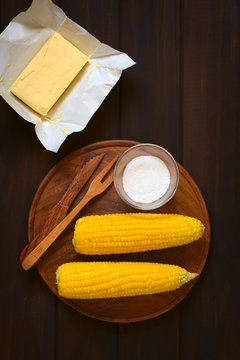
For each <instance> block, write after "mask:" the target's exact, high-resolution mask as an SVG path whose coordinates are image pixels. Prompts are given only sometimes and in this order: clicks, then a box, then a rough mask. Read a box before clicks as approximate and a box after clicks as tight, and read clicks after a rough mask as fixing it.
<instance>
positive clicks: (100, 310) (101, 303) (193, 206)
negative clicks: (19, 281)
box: [28, 140, 210, 323]
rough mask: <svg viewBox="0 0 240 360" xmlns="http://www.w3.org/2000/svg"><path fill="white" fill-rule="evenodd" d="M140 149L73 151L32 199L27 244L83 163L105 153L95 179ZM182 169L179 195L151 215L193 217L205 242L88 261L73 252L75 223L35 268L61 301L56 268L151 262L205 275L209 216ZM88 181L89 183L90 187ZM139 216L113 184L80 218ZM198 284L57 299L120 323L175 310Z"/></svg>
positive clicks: (119, 146)
mask: <svg viewBox="0 0 240 360" xmlns="http://www.w3.org/2000/svg"><path fill="white" fill-rule="evenodd" d="M136 144H137V143H136V142H134V141H125V140H112V141H103V142H98V143H95V144H92V145H89V146H86V147H83V148H81V149H79V150H77V151H75V152H74V153H72V154H70V155H68V156H67V157H65V158H64V159H62V160H61V161H60V162H59V163H58V164H56V165H55V166H54V167H53V168H52V169H51V170H50V171H49V173H48V174H47V175H46V176H45V178H44V179H43V181H42V182H41V184H40V186H39V188H38V190H37V192H36V195H35V197H34V199H33V202H32V206H31V210H30V214H29V224H28V231H29V242H30V241H32V239H33V238H34V236H36V235H37V233H38V231H39V229H40V228H41V225H42V223H43V222H44V220H45V218H46V216H47V215H48V211H49V210H50V209H51V207H52V206H53V205H54V204H55V203H56V202H57V201H58V200H59V199H60V198H61V196H62V195H63V193H64V192H65V190H66V189H67V187H68V184H69V183H70V181H71V180H72V177H73V174H74V171H75V170H76V167H77V165H78V164H79V162H80V160H83V161H87V160H89V159H90V158H91V157H93V156H94V155H96V154H100V153H105V157H104V159H103V161H102V163H101V164H100V167H99V169H97V170H96V172H95V174H93V177H94V176H95V175H96V174H97V173H98V172H99V171H100V170H101V169H102V168H103V167H104V166H105V165H106V163H107V162H109V161H110V160H111V159H112V158H113V157H114V156H115V155H116V154H121V153H123V152H124V151H125V150H126V149H128V148H129V147H131V146H133V145H136ZM179 170H180V182H179V187H178V190H177V192H176V194H175V196H174V197H173V198H172V199H171V200H170V201H169V202H168V203H167V204H166V205H164V206H163V207H162V208H160V209H157V210H154V211H152V212H159V213H179V214H184V215H189V216H194V217H196V218H198V219H200V220H201V221H202V222H203V224H204V225H205V232H204V235H203V237H202V238H201V239H200V240H198V241H196V242H195V243H192V244H190V245H185V246H180V247H176V248H171V249H165V250H160V251H148V252H144V253H136V254H121V255H108V256H86V255H79V254H76V253H75V252H74V249H73V246H72V241H71V240H72V237H73V230H74V224H75V221H74V222H72V223H71V224H70V225H69V226H68V228H67V229H66V230H65V231H64V232H63V234H62V235H61V236H60V237H59V238H58V239H57V240H56V242H55V243H54V244H53V245H52V246H51V247H50V249H49V250H48V251H47V252H46V254H44V256H43V257H42V259H40V260H39V262H38V263H37V269H38V271H39V273H40V275H41V277H42V278H43V280H44V281H45V283H46V284H47V285H48V287H49V288H50V289H51V290H52V291H53V292H54V294H55V295H56V296H58V293H57V287H56V277H55V272H56V269H57V267H58V266H59V265H61V264H63V263H65V262H68V261H84V260H85V261H89V260H115V261H116V260H117V261H152V262H162V263H169V264H176V265H179V266H182V267H185V268H186V269H187V270H188V271H191V272H197V273H198V274H200V273H201V272H202V269H203V267H204V264H205V261H206V258H207V254H208V248H209V242H210V224H209V218H208V212H207V208H206V205H205V202H204V199H203V197H202V195H201V192H200V190H199V189H198V187H197V185H196V184H195V182H194V181H193V179H192V178H191V177H190V175H189V174H188V172H187V171H186V170H185V169H184V168H183V167H182V166H181V165H179ZM90 181H91V179H90V180H89V182H90ZM88 184H89V183H88ZM88 184H86V186H85V187H84V188H83V190H82V192H81V194H80V195H79V196H78V197H77V198H76V200H75V202H74V204H73V206H74V205H75V204H76V203H77V202H78V201H79V200H80V198H81V197H82V196H83V194H84V193H85V192H86V189H87V187H88ZM136 211H137V210H135V209H133V208H131V207H129V206H127V205H126V204H125V203H123V201H122V200H121V199H120V198H119V196H118V195H117V193H116V191H115V189H114V185H113V184H112V185H111V186H110V188H109V189H108V190H107V191H106V192H105V193H103V194H101V195H99V196H98V197H96V198H95V199H93V200H92V201H91V202H90V203H89V204H87V206H86V207H85V208H84V209H83V210H82V212H81V214H80V215H79V217H80V216H85V215H90V214H105V213H117V212H136ZM196 281H197V278H196V279H195V280H193V281H191V282H190V283H188V284H186V285H184V286H182V287H181V288H180V289H178V290H175V291H172V292H168V293H165V294H156V295H144V296H134V297H126V298H118V299H97V300H95V299H94V300H68V299H64V298H62V297H60V296H58V297H59V298H60V299H61V300H62V301H64V302H65V303H66V304H67V305H69V306H71V307H73V308H74V309H75V310H77V311H79V312H81V313H83V314H85V315H88V316H91V317H93V318H96V319H101V320H105V321H111V322H122V323H124V322H135V321H141V320H145V319H149V318H153V317H155V316H157V315H160V314H163V313H164V312H166V311H168V310H170V309H171V308H173V307H174V306H175V305H176V304H178V303H179V302H180V301H181V300H182V299H183V298H184V297H185V296H186V295H187V294H188V293H189V291H190V290H191V289H192V287H193V285H194V284H195V283H196Z"/></svg>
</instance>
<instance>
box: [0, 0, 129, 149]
mask: <svg viewBox="0 0 240 360" xmlns="http://www.w3.org/2000/svg"><path fill="white" fill-rule="evenodd" d="M55 31H57V32H59V34H61V35H62V36H63V37H64V38H65V39H67V40H68V41H70V42H71V43H72V44H73V45H75V46H76V47H77V48H79V50H81V51H82V52H83V53H84V54H86V55H87V56H88V57H89V58H90V60H89V62H88V63H87V64H86V65H85V67H84V69H83V70H82V71H80V73H79V74H78V76H77V77H76V78H75V79H74V81H73V82H72V83H71V85H70V86H69V87H68V89H67V90H66V91H65V92H64V94H63V95H62V96H61V97H60V99H59V100H58V101H57V102H56V104H55V105H54V106H53V107H52V109H51V110H50V111H49V113H48V115H47V117H42V116H41V115H39V114H38V113H36V112H35V111H33V110H32V109H31V108H29V107H28V106H27V105H25V104H24V103H23V102H21V101H20V100H18V99H17V98H16V97H15V96H14V95H13V94H12V93H11V92H10V90H9V89H10V87H11V85H12V84H13V83H14V82H15V80H16V79H17V77H18V76H19V75H20V73H21V72H22V71H23V69H24V68H25V67H26V66H27V64H28V63H29V62H30V61H31V59H32V58H33V57H34V55H35V54H36V53H37V52H38V51H39V50H40V49H41V47H42V46H43V44H44V43H45V42H46V41H47V40H48V39H49V38H50V37H51V35H52V34H53V33H54V32H55ZM134 64H135V62H134V61H133V60H131V59H130V58H129V57H128V56H127V55H126V54H124V53H122V52H119V51H117V50H115V49H113V48H111V47H110V46H107V45H105V44H103V43H101V42H100V41H99V40H97V39H96V38H95V37H93V36H92V35H91V34H89V33H88V32H87V31H86V30H85V29H83V28H82V27H81V26H79V25H78V24H76V23H75V22H73V21H72V20H70V19H69V18H67V17H66V15H65V14H64V12H63V11H62V10H61V9H60V8H59V7H57V6H56V5H55V4H53V3H52V1H50V0H34V1H33V2H32V4H31V6H30V8H29V9H28V10H27V11H26V12H22V13H20V14H19V15H17V16H16V17H15V18H14V19H13V20H12V21H11V22H10V24H9V25H8V26H7V28H6V29H5V30H4V31H3V32H2V34H1V35H0V95H1V96H2V97H3V98H4V99H5V100H6V101H7V102H8V104H9V105H10V106H11V107H12V108H13V109H14V110H15V111H16V112H17V113H18V114H19V115H20V116H22V117H23V118H24V119H25V120H27V121H29V122H31V123H33V124H35V130H36V133H37V136H38V138H39V140H40V141H41V143H42V144H43V145H44V146H45V148H46V149H48V150H51V151H55V152H56V151H58V149H59V147H60V145H61V144H62V143H63V141H64V140H65V139H66V137H67V136H68V135H69V134H71V133H73V132H77V131H81V130H83V129H84V128H85V126H86V125H87V123H88V122H89V120H90V119H91V117H92V115H93V114H94V112H95V111H96V110H97V109H98V107H99V106H100V105H101V103H102V101H103V100H104V99H105V97H106V96H107V95H108V93H109V92H110V90H111V89H112V88H113V86H114V85H115V84H116V82H117V81H118V80H119V78H120V76H121V73H122V70H124V69H126V68H128V67H129V66H132V65H134Z"/></svg>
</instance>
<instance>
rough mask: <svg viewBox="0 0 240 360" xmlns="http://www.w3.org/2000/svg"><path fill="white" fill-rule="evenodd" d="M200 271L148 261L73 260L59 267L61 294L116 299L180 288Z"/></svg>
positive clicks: (81, 297) (69, 297) (85, 297)
mask: <svg viewBox="0 0 240 360" xmlns="http://www.w3.org/2000/svg"><path fill="white" fill-rule="evenodd" d="M197 275H198V274H194V273H190V272H188V271H187V270H185V269H183V268H181V267H179V266H176V265H167V264H157V263H147V262H107V261H103V262H73V263H66V264H63V265H61V266H59V267H58V269H57V272H56V277H57V286H58V293H59V295H60V296H63V297H65V298H68V299H98V298H116V297H122V296H135V295H148V294H157V293H162V292H166V291H171V290H175V289H178V288H179V287H180V286H182V285H183V284H185V283H187V282H188V281H190V280H191V279H194V278H195V277H196V276H197Z"/></svg>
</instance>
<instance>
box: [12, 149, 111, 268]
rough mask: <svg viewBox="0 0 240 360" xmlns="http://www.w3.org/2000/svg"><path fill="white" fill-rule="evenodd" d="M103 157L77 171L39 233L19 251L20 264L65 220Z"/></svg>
mask: <svg viewBox="0 0 240 360" xmlns="http://www.w3.org/2000/svg"><path fill="white" fill-rule="evenodd" d="M103 157H104V154H101V155H97V156H95V157H93V158H92V159H90V160H89V161H87V162H86V163H85V164H84V165H83V166H82V168H81V169H80V171H79V170H78V171H77V174H76V175H75V177H74V178H73V181H72V182H71V183H70V185H69V187H68V188H67V191H66V192H65V193H64V195H63V197H62V198H61V199H60V200H59V202H58V203H57V204H56V205H54V207H53V208H52V209H51V210H50V212H49V214H48V216H47V218H46V220H45V223H44V224H43V227H42V228H41V230H40V232H39V233H38V234H37V236H36V237H35V238H34V239H33V241H31V242H30V243H29V244H28V245H26V246H25V248H24V249H23V250H22V251H21V253H20V256H19V260H20V262H21V263H22V262H23V260H24V259H25V257H26V256H27V255H28V254H29V253H30V252H31V251H33V249H35V247H36V246H37V245H38V244H39V243H40V242H41V240H42V239H44V238H45V237H46V235H48V234H49V233H50V231H51V230H52V229H53V228H55V227H56V225H58V224H59V223H60V222H61V221H62V220H63V219H64V218H65V216H66V214H67V212H68V209H69V207H70V205H71V204H72V202H73V200H74V199H75V197H76V196H77V194H78V193H79V191H80V190H81V189H82V188H83V186H84V185H85V184H86V182H87V181H88V180H89V178H90V177H91V175H92V174H93V172H94V171H95V170H96V169H97V167H98V165H99V164H100V162H101V160H102V158H103Z"/></svg>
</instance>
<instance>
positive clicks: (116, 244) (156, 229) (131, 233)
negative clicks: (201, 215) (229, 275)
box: [73, 213, 204, 255]
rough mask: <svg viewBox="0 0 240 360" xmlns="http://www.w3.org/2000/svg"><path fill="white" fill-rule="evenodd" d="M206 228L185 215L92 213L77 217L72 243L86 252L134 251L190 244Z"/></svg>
mask: <svg viewBox="0 0 240 360" xmlns="http://www.w3.org/2000/svg"><path fill="white" fill-rule="evenodd" d="M203 231H204V226H203V224H202V223H201V221H199V220H198V219H195V218H193V217H189V216H183V215H175V214H173V215H169V214H150V213H132V214H108V215H92V216H86V217H83V218H80V219H78V220H77V222H76V226H75V231H74V237H73V246H74V248H75V251H76V252H78V253H81V254H86V255H104V254H120V253H129V252H131V253H133V252H140V251H147V250H156V249H164V248H168V247H173V246H180V245H185V244H189V243H191V242H193V241H195V240H198V239H199V238H200V237H201V236H202V234H203Z"/></svg>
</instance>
